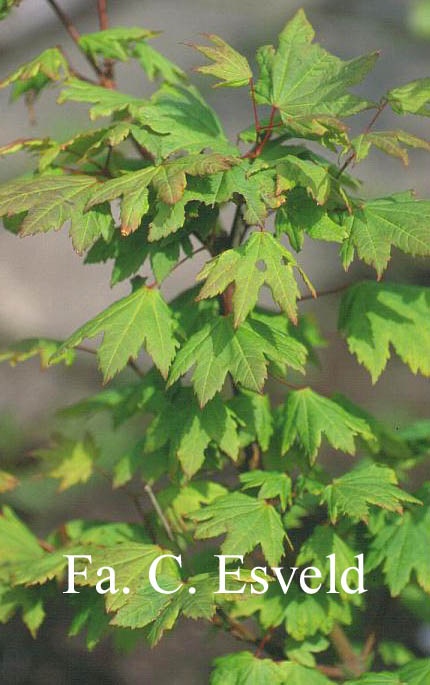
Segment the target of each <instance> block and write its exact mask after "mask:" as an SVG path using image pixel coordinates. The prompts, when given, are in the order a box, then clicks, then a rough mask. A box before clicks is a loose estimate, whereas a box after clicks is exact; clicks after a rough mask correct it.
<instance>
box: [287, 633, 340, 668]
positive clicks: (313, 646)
mask: <svg viewBox="0 0 430 685" xmlns="http://www.w3.org/2000/svg"><path fill="white" fill-rule="evenodd" d="M329 644H330V643H329V642H328V640H326V638H325V637H322V636H320V635H318V636H316V637H311V638H308V639H307V640H304V641H303V642H298V641H297V640H294V639H293V638H291V637H289V638H287V640H286V642H285V647H284V652H285V654H286V655H287V657H288V658H289V659H291V661H293V662H295V663H297V664H301V665H302V666H309V667H310V668H313V667H315V666H316V661H315V657H314V652H325V651H326V649H327V647H328V646H329ZM291 670H293V669H292V667H291ZM290 675H293V673H291V672H290ZM299 675H302V670H301V669H300V670H299V672H298V673H297V676H299Z"/></svg>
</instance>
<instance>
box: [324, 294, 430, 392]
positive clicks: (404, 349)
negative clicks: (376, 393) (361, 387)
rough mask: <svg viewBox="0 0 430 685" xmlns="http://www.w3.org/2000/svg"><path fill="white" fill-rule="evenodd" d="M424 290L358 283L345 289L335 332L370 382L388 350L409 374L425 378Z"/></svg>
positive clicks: (429, 350)
mask: <svg viewBox="0 0 430 685" xmlns="http://www.w3.org/2000/svg"><path fill="white" fill-rule="evenodd" d="M429 313H430V289H428V288H420V287H416V286H409V285H400V284H396V283H372V282H364V283H359V284H357V285H355V286H353V287H351V288H348V290H347V291H346V293H345V294H344V295H343V297H342V301H341V306H340V311H339V323H338V326H339V330H340V331H341V332H342V333H343V334H344V336H345V338H346V339H347V342H348V347H349V350H350V352H351V353H352V354H356V355H357V359H358V361H359V362H360V363H361V364H363V365H364V366H365V367H366V369H367V370H368V371H369V373H370V375H371V376H372V381H373V382H374V383H375V382H376V381H377V380H378V378H379V376H380V375H381V373H382V371H383V370H384V368H385V366H386V364H387V361H388V359H389V358H390V347H391V346H392V347H393V348H394V350H395V351H396V352H397V354H398V355H399V357H400V358H401V359H402V361H403V362H404V363H405V364H408V365H409V367H410V369H411V371H412V372H413V373H415V374H416V373H417V372H420V373H421V374H422V375H423V376H429V375H430V324H429Z"/></svg>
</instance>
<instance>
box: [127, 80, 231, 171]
mask: <svg viewBox="0 0 430 685" xmlns="http://www.w3.org/2000/svg"><path fill="white" fill-rule="evenodd" d="M138 119H139V121H140V122H141V124H142V125H143V126H146V127H148V128H149V129H151V131H153V132H155V133H157V134H159V137H160V154H161V156H162V157H163V158H165V157H168V156H169V155H171V154H172V153H174V152H178V151H179V150H184V149H186V150H188V151H189V152H190V153H198V152H201V151H202V150H204V149H205V148H210V149H211V150H213V152H218V153H220V154H238V150H237V148H235V147H234V146H232V145H231V144H230V143H229V142H228V140H227V138H226V135H225V133H224V130H223V127H222V125H221V123H220V121H219V119H218V116H217V115H216V113H215V112H214V110H213V109H212V108H211V107H209V105H208V104H207V103H206V102H205V101H204V100H203V98H202V96H201V95H200V93H199V92H198V90H197V89H196V88H194V87H192V86H190V87H188V88H180V87H178V86H177V87H172V86H163V87H162V88H160V90H159V91H157V93H156V94H155V95H154V96H153V98H152V101H151V103H150V104H147V105H146V106H145V107H142V108H141V109H140V110H139V113H138Z"/></svg>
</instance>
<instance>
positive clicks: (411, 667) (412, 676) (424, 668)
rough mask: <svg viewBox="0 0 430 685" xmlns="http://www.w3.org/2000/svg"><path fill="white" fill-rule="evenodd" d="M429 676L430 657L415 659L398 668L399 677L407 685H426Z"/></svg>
mask: <svg viewBox="0 0 430 685" xmlns="http://www.w3.org/2000/svg"><path fill="white" fill-rule="evenodd" d="M429 677H430V659H416V660H415V661H412V662H411V663H410V664H407V665H406V666H403V668H401V669H400V678H401V680H403V681H404V682H405V683H408V685H426V683H427V682H428V679H429Z"/></svg>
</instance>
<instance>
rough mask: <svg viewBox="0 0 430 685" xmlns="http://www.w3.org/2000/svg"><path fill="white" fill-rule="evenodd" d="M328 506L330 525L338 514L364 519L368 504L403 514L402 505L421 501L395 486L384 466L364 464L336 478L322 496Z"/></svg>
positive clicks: (391, 473) (389, 471)
mask: <svg viewBox="0 0 430 685" xmlns="http://www.w3.org/2000/svg"><path fill="white" fill-rule="evenodd" d="M322 501H324V502H326V503H327V506H328V510H329V514H330V518H331V520H332V522H333V523H336V520H337V518H338V516H339V514H343V515H345V516H350V517H352V518H356V519H363V520H367V515H368V513H369V505H371V504H373V505H374V506H377V507H381V508H382V509H388V510H389V511H395V512H397V513H398V514H401V513H402V512H403V505H402V503H403V502H410V503H412V504H420V501H419V500H418V499H417V498H416V497H413V496H412V495H410V494H409V493H407V492H405V491H404V490H401V489H400V488H399V487H397V478H396V474H395V473H394V471H393V470H392V469H389V468H387V467H386V466H378V465H376V464H364V465H360V466H359V467H358V468H356V469H354V470H353V471H350V472H349V473H346V474H345V475H344V476H341V477H340V478H335V479H334V480H333V481H332V483H331V485H328V486H327V487H326V488H325V489H324V491H323V495H322Z"/></svg>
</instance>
